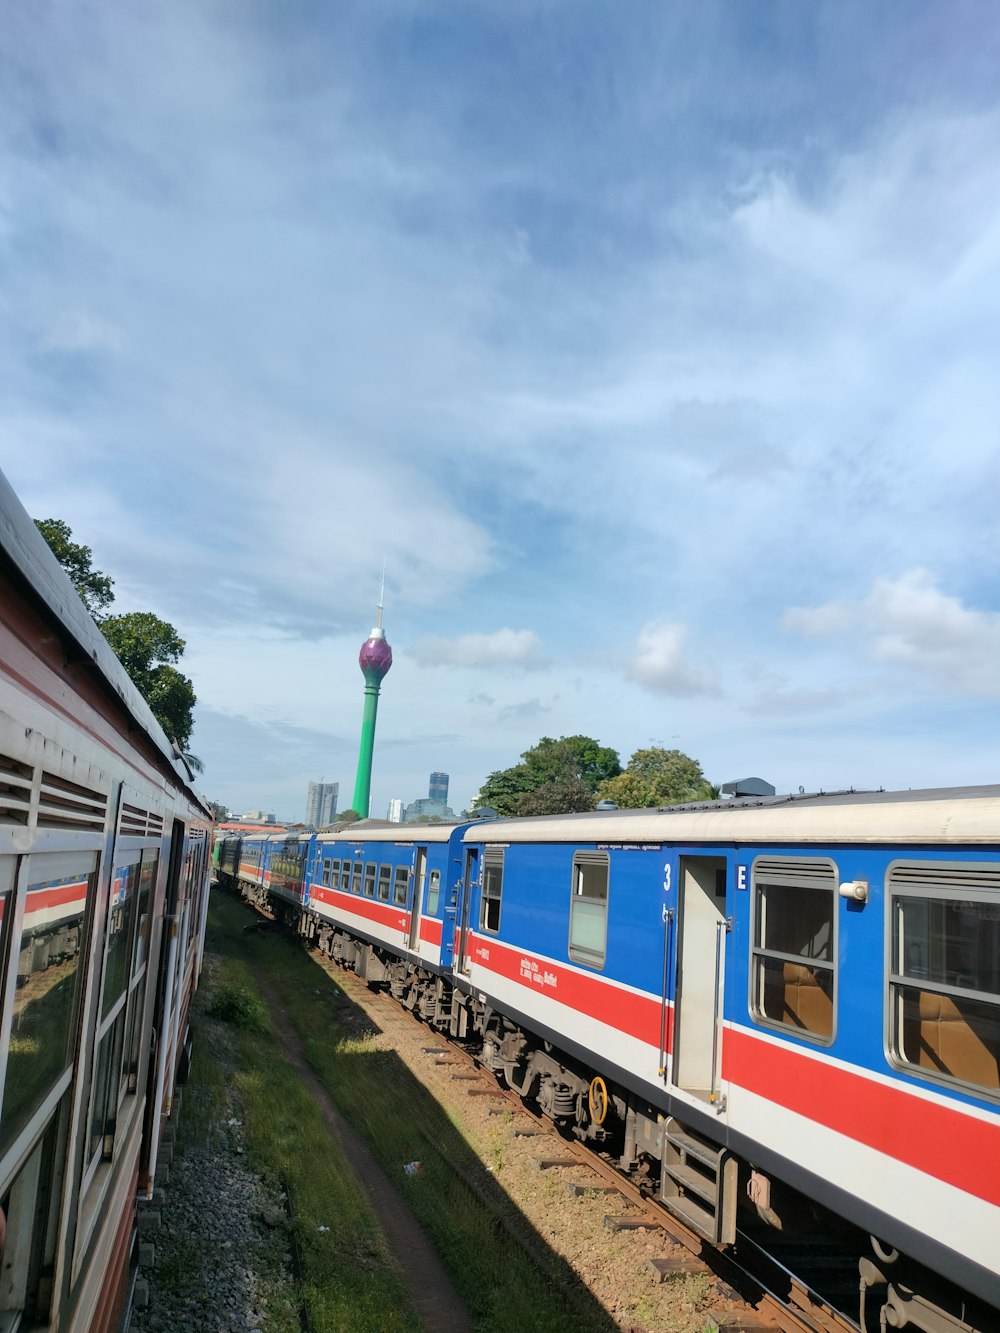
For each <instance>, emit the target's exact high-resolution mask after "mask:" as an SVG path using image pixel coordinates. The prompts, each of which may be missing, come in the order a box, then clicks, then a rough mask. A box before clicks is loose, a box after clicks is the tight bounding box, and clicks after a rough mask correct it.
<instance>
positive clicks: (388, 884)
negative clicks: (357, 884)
mask: <svg viewBox="0 0 1000 1333" xmlns="http://www.w3.org/2000/svg"><path fill="white" fill-rule="evenodd" d="M391 894H392V866H391V865H390V864H389V862H388V861H383V862H382V863H381V864H380V865H379V868H378V889H377V893H376V897H377V900H378V901H379V902H380V903H387V902H389V899H390V896H391Z"/></svg>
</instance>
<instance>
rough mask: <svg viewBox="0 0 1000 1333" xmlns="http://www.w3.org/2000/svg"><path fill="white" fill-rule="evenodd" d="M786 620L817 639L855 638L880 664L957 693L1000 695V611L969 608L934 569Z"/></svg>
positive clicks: (792, 612) (789, 614) (884, 581)
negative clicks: (948, 590)
mask: <svg viewBox="0 0 1000 1333" xmlns="http://www.w3.org/2000/svg"><path fill="white" fill-rule="evenodd" d="M782 625H783V627H784V628H785V629H788V630H790V631H792V632H793V633H800V634H804V635H809V636H811V637H825V638H831V637H838V638H841V639H844V640H846V641H847V642H848V643H849V642H850V641H851V640H852V639H853V640H854V641H856V642H857V643H859V644H860V646H861V648H862V650H863V652H864V653H865V654H866V655H867V656H868V657H869V658H870V659H871V660H872V661H874V662H878V663H884V664H886V665H889V666H893V667H900V668H903V669H905V670H907V671H910V672H912V673H914V674H915V675H917V676H922V677H924V678H925V679H926V680H927V681H930V682H934V683H935V684H937V685H944V686H946V687H947V688H948V689H949V691H953V692H958V693H961V694H968V695H975V696H983V697H988V698H1000V612H997V611H980V610H976V609H974V608H971V607H967V606H964V605H963V604H962V602H961V601H960V600H959V599H958V598H957V597H954V596H950V595H949V594H947V593H945V592H942V590H941V589H940V587H939V586H938V583H937V579H936V578H935V576H934V575H933V574H931V573H930V572H929V571H928V570H926V569H919V568H918V569H911V570H908V571H907V572H906V573H904V574H902V575H900V576H899V577H898V578H895V579H893V578H888V577H885V576H883V577H880V578H877V579H875V581H874V583H873V584H872V588H871V591H870V592H869V593H868V595H867V596H866V597H864V598H863V599H861V600H860V601H857V602H846V601H845V602H830V603H828V604H827V605H825V606H819V607H814V608H803V607H790V608H789V609H788V610H787V611H786V612H785V613H784V615H783V617H782Z"/></svg>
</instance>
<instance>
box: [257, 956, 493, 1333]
mask: <svg viewBox="0 0 1000 1333" xmlns="http://www.w3.org/2000/svg"><path fill="white" fill-rule="evenodd" d="M255 980H256V983H257V985H258V986H259V987H260V990H261V993H262V994H263V995H264V997H265V998H266V1000H267V1002H268V1004H269V1006H270V1009H271V1015H272V1018H273V1020H274V1026H275V1028H276V1029H277V1031H278V1032H279V1034H280V1036H281V1040H282V1042H283V1044H284V1047H285V1053H286V1055H287V1057H288V1059H289V1061H290V1062H291V1063H292V1064H293V1065H294V1066H295V1068H296V1070H297V1071H298V1072H299V1074H300V1075H301V1076H302V1079H303V1082H304V1083H305V1084H306V1086H307V1087H308V1088H309V1091H310V1093H311V1094H312V1097H313V1099H314V1101H315V1102H316V1105H317V1106H318V1107H319V1108H320V1110H321V1111H322V1113H323V1119H324V1121H325V1123H326V1127H327V1129H328V1130H329V1131H330V1133H331V1134H332V1135H333V1137H334V1138H335V1139H336V1140H337V1142H338V1143H339V1144H340V1146H341V1148H342V1149H343V1150H344V1154H345V1155H346V1157H347V1159H348V1161H349V1162H350V1163H351V1165H352V1166H353V1168H354V1172H355V1174H356V1176H357V1178H358V1181H359V1182H360V1184H361V1186H362V1188H363V1189H364V1191H365V1193H366V1194H367V1195H368V1198H369V1201H370V1202H371V1205H372V1209H373V1211H374V1213H375V1216H376V1217H377V1218H378V1220H379V1223H380V1225H381V1227H382V1230H383V1233H384V1235H385V1238H386V1242H387V1243H388V1246H389V1249H390V1251H391V1253H392V1255H393V1258H394V1259H395V1261H396V1263H397V1264H398V1266H399V1269H400V1271H401V1272H402V1274H403V1278H404V1281H405V1282H406V1285H407V1287H408V1289H409V1293H410V1298H411V1300H412V1302H413V1307H414V1309H415V1310H416V1312H417V1315H418V1316H419V1318H420V1320H421V1323H422V1324H423V1326H424V1328H425V1329H427V1331H428V1333H472V1330H473V1322H472V1318H471V1316H470V1314H469V1312H468V1310H467V1309H466V1308H465V1306H464V1305H463V1304H462V1302H461V1301H460V1300H459V1298H458V1295H457V1294H456V1292H455V1289H454V1287H453V1286H452V1285H451V1279H450V1278H449V1276H448V1274H447V1272H446V1271H445V1269H444V1268H443V1267H442V1265H441V1261H440V1260H439V1259H438V1257H437V1254H436V1253H435V1251H434V1250H433V1248H432V1247H431V1245H430V1243H429V1242H428V1240H427V1238H426V1236H425V1235H424V1233H423V1231H422V1230H421V1228H420V1226H419V1225H418V1224H417V1222H416V1221H415V1219H414V1218H413V1215H412V1214H411V1213H410V1210H409V1209H408V1208H407V1206H406V1204H405V1203H404V1201H403V1199H402V1198H401V1196H400V1195H399V1193H398V1192H397V1190H396V1189H395V1187H394V1186H393V1184H392V1182H391V1181H390V1180H389V1178H388V1176H387V1175H386V1174H385V1172H384V1171H383V1170H382V1168H381V1167H380V1166H379V1165H378V1163H377V1162H376V1161H375V1158H374V1157H373V1156H372V1154H371V1152H370V1151H369V1150H368V1147H367V1145H366V1144H365V1143H364V1141H363V1140H362V1139H361V1138H360V1136H359V1135H358V1134H357V1133H356V1132H355V1131H354V1129H353V1128H352V1126H351V1125H350V1124H349V1123H348V1122H347V1121H346V1120H345V1119H344V1117H343V1116H342V1115H341V1114H340V1112H339V1111H338V1110H337V1108H336V1106H334V1104H333V1102H332V1101H331V1099H330V1095H329V1093H328V1092H327V1091H326V1089H325V1088H324V1087H323V1085H322V1084H321V1083H320V1082H319V1080H318V1079H317V1078H316V1075H315V1074H314V1073H313V1071H312V1070H311V1069H310V1067H309V1065H308V1063H307V1061H306V1058H305V1053H304V1051H303V1049H302V1043H301V1042H300V1041H299V1037H298V1033H297V1032H296V1031H295V1028H294V1027H293V1025H292V1021H291V1019H290V1018H289V1016H288V1011H287V1010H286V1009H285V1007H284V1005H283V1004H282V1002H281V1000H280V998H279V996H278V995H277V993H276V992H275V990H274V989H273V988H272V987H271V986H270V985H269V984H268V982H267V979H266V978H265V977H263V976H260V975H259V974H258V976H257V977H256V978H255Z"/></svg>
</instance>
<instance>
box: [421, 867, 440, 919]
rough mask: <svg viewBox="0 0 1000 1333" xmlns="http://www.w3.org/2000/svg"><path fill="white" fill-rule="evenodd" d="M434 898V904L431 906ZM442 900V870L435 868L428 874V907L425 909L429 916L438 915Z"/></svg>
mask: <svg viewBox="0 0 1000 1333" xmlns="http://www.w3.org/2000/svg"><path fill="white" fill-rule="evenodd" d="M432 898H433V902H434V906H433V907H432V906H431V900H432ZM440 902H441V871H440V870H438V869H436V868H434V869H431V870H430V871H429V872H428V875H427V907H426V909H425V912H426V915H427V916H437V914H438V912H439V911H440Z"/></svg>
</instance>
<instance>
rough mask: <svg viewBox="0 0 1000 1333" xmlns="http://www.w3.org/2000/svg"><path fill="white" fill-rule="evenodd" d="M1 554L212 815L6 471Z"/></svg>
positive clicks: (79, 658) (83, 663)
mask: <svg viewBox="0 0 1000 1333" xmlns="http://www.w3.org/2000/svg"><path fill="white" fill-rule="evenodd" d="M0 551H2V554H3V556H4V557H5V559H6V560H7V561H8V562H9V564H10V566H11V567H12V568H13V570H14V571H15V573H16V574H17V575H19V576H20V579H21V581H22V582H23V584H24V585H26V587H27V590H28V593H29V597H30V600H31V601H32V602H33V603H34V604H35V605H36V606H38V607H40V609H41V612H42V614H43V616H44V618H45V619H46V620H47V621H49V622H50V623H52V624H53V625H54V626H55V627H56V630H57V634H58V640H61V641H62V643H63V644H64V645H65V646H66V649H67V653H66V656H67V660H72V661H73V665H74V666H76V667H77V669H80V668H81V667H83V668H85V669H86V670H87V671H88V672H89V673H90V674H91V676H92V677H96V678H97V680H98V681H99V682H100V683H101V685H102V686H103V688H104V689H105V690H106V691H108V692H109V693H110V695H111V697H112V699H113V701H114V706H115V707H116V708H117V710H118V711H119V716H120V714H121V712H122V711H124V712H125V714H126V715H127V716H128V718H129V719H130V727H131V726H134V727H135V728H137V729H138V730H139V731H141V732H143V733H144V734H145V736H146V738H147V740H148V741H149V743H150V744H151V745H152V747H153V748H154V750H155V751H157V757H158V759H159V761H160V762H161V764H164V763H165V765H166V766H168V767H169V771H170V773H171V776H172V778H173V780H174V781H175V782H177V783H178V785H180V786H182V787H184V788H185V789H186V790H187V791H188V793H189V795H190V796H191V797H192V798H193V799H194V801H195V802H196V804H197V805H199V806H200V807H201V808H202V809H203V810H204V812H205V814H209V813H210V812H209V810H208V807H207V806H206V805H205V802H204V799H203V798H202V797H201V796H199V795H198V793H197V792H196V791H195V789H194V783H193V780H192V779H191V778H190V777H189V775H188V770H187V765H186V764H185V763H184V761H183V759H181V758H180V757H179V751H178V750H177V749H176V748H175V746H174V744H173V742H172V741H171V740H170V739H169V738H168V736H167V735H166V733H165V732H164V730H163V728H162V727H161V726H160V724H159V722H157V720H156V718H155V717H154V716H153V713H152V710H151V709H150V707H149V704H148V703H147V702H146V700H145V699H144V698H143V697H142V695H141V694H140V693H139V691H138V690H137V689H136V687H135V685H134V684H133V682H132V678H131V677H130V676H129V674H128V672H127V671H126V670H125V668H124V667H123V666H122V664H121V662H119V660H118V658H117V656H116V655H115V653H114V651H113V649H112V647H111V645H110V644H109V643H108V641H107V639H106V638H105V637H104V635H103V634H102V633H101V631H100V629H99V628H98V626H97V622H96V621H95V620H94V618H93V616H92V615H91V614H90V612H89V611H88V610H87V608H86V607H85V606H84V604H83V602H82V601H81V600H80V598H79V596H78V594H77V591H76V589H75V588H74V587H73V584H72V581H71V580H70V577H69V575H68V574H67V573H66V571H65V570H64V569H63V567H62V566H61V565H60V564H59V561H58V560H57V559H56V558H55V556H54V555H53V554H52V551H51V550H50V549H49V544H48V542H47V541H46V540H45V538H44V537H43V536H42V534H41V533H40V532H39V531H38V528H37V527H36V526H35V523H34V520H33V519H32V518H31V517H30V516H29V515H28V513H27V511H26V510H25V508H24V506H23V505H22V504H21V502H20V500H19V499H18V498H17V495H16V494H15V492H14V490H13V488H12V487H11V484H10V482H9V481H8V480H7V478H6V477H5V476H4V474H3V472H0ZM58 640H57V641H58ZM70 644H72V645H74V650H73V651H69V648H70Z"/></svg>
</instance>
